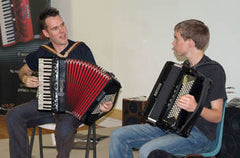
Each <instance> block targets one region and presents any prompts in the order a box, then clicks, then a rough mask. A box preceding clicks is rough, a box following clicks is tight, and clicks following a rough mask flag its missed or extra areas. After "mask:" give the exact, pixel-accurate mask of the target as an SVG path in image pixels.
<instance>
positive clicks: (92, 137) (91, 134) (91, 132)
mask: <svg viewBox="0 0 240 158" xmlns="http://www.w3.org/2000/svg"><path fill="white" fill-rule="evenodd" d="M49 123H54V119H51V118H49V119H45V120H43V122H41V125H46V124H49ZM41 125H40V126H39V125H34V122H30V123H28V125H27V127H28V128H32V133H31V139H30V143H29V145H30V147H29V149H30V153H29V154H30V155H32V149H33V144H34V136H35V133H36V128H37V127H38V133H39V152H40V158H43V148H56V146H54V145H52V146H45V145H43V140H42V127H41ZM53 130H54V129H53ZM91 142H92V146H93V147H92V148H90V144H91ZM96 142H97V141H96V125H95V123H93V124H92V125H91V126H88V135H87V144H86V147H73V148H72V149H85V150H86V152H85V158H88V157H89V151H90V150H91V149H92V150H93V158H96Z"/></svg>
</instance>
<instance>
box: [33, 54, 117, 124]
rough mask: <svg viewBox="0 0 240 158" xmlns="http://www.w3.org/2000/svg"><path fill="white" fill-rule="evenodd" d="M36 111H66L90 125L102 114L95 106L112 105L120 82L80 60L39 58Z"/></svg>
mask: <svg viewBox="0 0 240 158" xmlns="http://www.w3.org/2000/svg"><path fill="white" fill-rule="evenodd" d="M39 81H40V85H41V86H40V87H39V89H38V90H39V92H38V95H39V96H38V109H39V110H47V111H53V112H56V113H57V112H68V113H71V114H72V115H74V116H75V117H77V118H78V119H79V120H81V121H82V122H83V123H85V124H91V123H93V122H95V121H96V120H97V119H99V118H100V117H102V116H103V115H104V113H101V112H100V110H99V105H100V104H101V103H103V102H106V101H112V102H113V105H115V102H116V99H117V96H118V92H119V90H120V88H121V85H120V83H119V82H118V81H117V79H116V78H115V77H114V75H113V74H112V73H109V72H107V71H105V70H103V69H102V68H100V67H98V66H96V65H93V64H89V63H87V62H84V61H80V60H74V59H59V58H39Z"/></svg>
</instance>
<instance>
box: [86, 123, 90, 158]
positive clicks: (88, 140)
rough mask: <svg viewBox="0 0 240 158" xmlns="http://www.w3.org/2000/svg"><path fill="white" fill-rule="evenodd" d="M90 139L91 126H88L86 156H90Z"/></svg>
mask: <svg viewBox="0 0 240 158" xmlns="http://www.w3.org/2000/svg"><path fill="white" fill-rule="evenodd" d="M90 141H91V126H88V137H87V147H86V153H85V158H88V157H89V150H90Z"/></svg>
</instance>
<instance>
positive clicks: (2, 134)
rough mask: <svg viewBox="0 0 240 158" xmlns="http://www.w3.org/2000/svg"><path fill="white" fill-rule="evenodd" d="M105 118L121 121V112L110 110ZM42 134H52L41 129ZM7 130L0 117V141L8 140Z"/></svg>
mask: <svg viewBox="0 0 240 158" xmlns="http://www.w3.org/2000/svg"><path fill="white" fill-rule="evenodd" d="M107 117H112V118H115V119H120V120H121V119H122V112H121V110H118V109H114V110H112V111H111V112H110V113H109V114H107ZM85 129H87V127H86V126H83V127H81V128H79V129H78V130H85ZM31 131H32V129H30V128H29V129H28V135H30V134H31ZM37 131H38V130H36V134H38V132H37ZM42 133H43V134H49V133H53V131H52V130H47V129H43V130H42ZM8 137H9V135H8V129H7V124H6V117H5V116H0V139H4V138H8Z"/></svg>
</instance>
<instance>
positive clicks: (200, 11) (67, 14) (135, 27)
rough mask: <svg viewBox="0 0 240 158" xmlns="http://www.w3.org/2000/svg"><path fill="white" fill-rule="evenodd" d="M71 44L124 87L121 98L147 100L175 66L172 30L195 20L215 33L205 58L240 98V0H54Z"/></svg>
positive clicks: (119, 101) (119, 104)
mask: <svg viewBox="0 0 240 158" xmlns="http://www.w3.org/2000/svg"><path fill="white" fill-rule="evenodd" d="M52 6H55V7H57V8H59V9H60V11H61V14H62V16H63V18H64V20H65V21H67V22H66V23H69V24H68V25H67V26H69V28H68V30H69V34H70V38H72V39H73V40H81V41H84V42H85V43H86V44H88V45H89V47H90V48H91V50H92V52H93V54H94V56H95V58H96V61H97V63H98V65H100V66H102V67H104V68H106V69H107V70H109V71H112V72H113V73H114V74H115V75H116V76H117V77H118V79H119V81H120V82H121V84H122V87H123V88H122V89H121V93H120V97H119V100H118V103H117V107H116V108H119V109H121V108H122V98H125V97H133V96H142V95H144V96H148V95H149V94H150V92H151V90H152V88H153V85H154V83H155V82H156V79H157V77H158V75H159V73H160V71H161V69H162V66H163V65H164V64H165V62H166V61H167V60H171V61H177V60H176V58H175V56H174V55H173V51H172V50H171V49H172V45H171V42H172V40H173V28H174V25H175V24H176V23H178V22H180V21H182V20H185V19H190V18H195V19H199V20H202V21H203V22H205V23H206V24H207V25H208V26H209V28H210V33H211V40H210V45H209V48H208V49H207V51H206V54H207V55H208V56H209V57H211V58H213V59H215V60H217V61H218V62H220V63H221V64H222V65H223V67H224V68H225V71H226V74H227V83H226V86H231V87H235V88H236V89H233V91H234V93H233V94H230V93H229V94H228V97H229V98H230V99H231V98H233V97H236V96H238V97H240V75H239V72H238V69H239V67H240V64H239V58H240V55H239V54H240V53H238V51H239V42H240V30H239V29H240V11H239V6H240V1H238V0H201V1H194V0H181V1H180V0H101V1H99V0H69V1H65V0H52Z"/></svg>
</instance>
